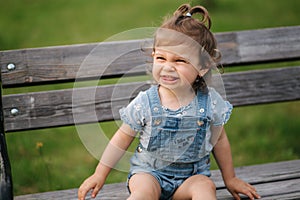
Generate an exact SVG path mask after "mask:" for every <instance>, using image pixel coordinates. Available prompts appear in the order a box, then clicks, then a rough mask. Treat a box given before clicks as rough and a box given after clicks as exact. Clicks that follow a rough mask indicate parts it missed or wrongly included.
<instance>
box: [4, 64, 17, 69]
mask: <svg viewBox="0 0 300 200" xmlns="http://www.w3.org/2000/svg"><path fill="white" fill-rule="evenodd" d="M6 68H7V69H8V70H9V71H12V70H14V69H16V65H15V64H13V63H9V64H8V65H7V66H6Z"/></svg>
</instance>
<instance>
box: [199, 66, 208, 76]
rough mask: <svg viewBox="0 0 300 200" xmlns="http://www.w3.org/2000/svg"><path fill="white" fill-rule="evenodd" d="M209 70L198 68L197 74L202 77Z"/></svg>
mask: <svg viewBox="0 0 300 200" xmlns="http://www.w3.org/2000/svg"><path fill="white" fill-rule="evenodd" d="M208 71H209V69H207V68H206V69H200V71H199V76H200V77H203V76H205V74H206V73H207V72H208Z"/></svg>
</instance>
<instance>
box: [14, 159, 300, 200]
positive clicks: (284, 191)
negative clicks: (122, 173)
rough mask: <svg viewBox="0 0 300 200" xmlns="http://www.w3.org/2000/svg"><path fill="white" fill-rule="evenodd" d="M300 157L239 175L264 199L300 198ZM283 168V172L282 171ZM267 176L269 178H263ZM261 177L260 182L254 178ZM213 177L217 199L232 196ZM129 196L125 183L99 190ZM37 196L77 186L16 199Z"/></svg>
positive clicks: (59, 194) (103, 195) (68, 199)
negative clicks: (253, 186) (252, 185)
mask: <svg viewBox="0 0 300 200" xmlns="http://www.w3.org/2000/svg"><path fill="white" fill-rule="evenodd" d="M299 164H300V160H293V161H284V162H277V163H269V164H260V165H253V166H247V167H238V168H236V172H237V175H238V176H239V177H240V178H242V179H243V180H245V181H247V182H250V183H251V182H252V183H253V182H256V183H254V185H255V187H256V189H257V190H258V192H259V194H260V195H261V196H262V197H263V198H262V199H273V200H274V199H297V197H298V198H299V195H300V189H299V188H300V171H299ZM282 169H284V171H283V170H282ZM265 174H267V175H266V179H265V180H263V179H264V177H265ZM290 174H293V175H290ZM255 177H258V179H259V180H260V181H259V182H258V181H256V180H255V179H254V178H255ZM212 179H213V180H214V182H215V183H216V186H217V197H218V199H233V198H232V197H231V195H230V194H229V193H228V191H227V190H226V189H225V188H224V183H223V181H222V177H221V174H220V172H219V170H213V171H212ZM126 197H128V192H127V189H126V184H125V183H116V184H107V185H105V186H104V187H103V189H102V190H101V191H100V193H99V196H98V197H97V198H96V200H100V199H101V200H104V199H105V200H111V199H118V200H123V199H126ZM29 199H30V200H34V199H39V200H40V199H43V200H45V199H62V200H73V199H74V200H75V199H77V189H70V190H62V191H53V192H45V193H39V194H29V195H21V196H17V197H15V200H29Z"/></svg>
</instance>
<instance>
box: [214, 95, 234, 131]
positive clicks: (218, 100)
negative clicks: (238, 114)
mask: <svg viewBox="0 0 300 200" xmlns="http://www.w3.org/2000/svg"><path fill="white" fill-rule="evenodd" d="M210 97H211V108H212V125H214V126H223V125H224V124H226V123H227V122H228V120H229V118H230V116H231V113H232V109H233V106H232V105H231V104H230V103H229V101H226V100H224V99H223V97H222V96H221V95H220V94H219V93H218V92H217V91H216V90H214V89H210Z"/></svg>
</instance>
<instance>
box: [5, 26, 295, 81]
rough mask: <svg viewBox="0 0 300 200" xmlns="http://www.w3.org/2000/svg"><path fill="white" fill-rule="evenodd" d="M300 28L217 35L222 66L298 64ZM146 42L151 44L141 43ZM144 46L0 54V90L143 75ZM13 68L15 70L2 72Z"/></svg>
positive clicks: (111, 45)
mask: <svg viewBox="0 0 300 200" xmlns="http://www.w3.org/2000/svg"><path fill="white" fill-rule="evenodd" d="M299 35H300V26H294V27H284V28H269V29H261V30H250V31H239V32H227V33H217V34H216V37H217V40H218V42H219V49H220V50H221V52H222V54H223V61H222V64H223V65H236V64H246V63H259V62H267V61H272V60H276V61H277V60H290V59H299V58H300V38H299ZM147 41H151V40H149V39H148V40H147ZM144 44H145V41H141V40H134V41H121V42H109V43H99V44H82V45H70V46H58V47H47V48H35V49H22V50H10V51H2V52H0V65H1V70H2V81H3V86H4V87H12V85H13V84H19V85H22V84H23V85H24V84H37V83H40V82H49V81H72V80H74V79H76V77H80V78H94V79H98V78H99V77H100V76H112V75H113V76H122V75H123V74H132V73H139V74H143V73H146V71H147V67H146V66H147V65H148V64H149V61H150V60H151V58H150V56H149V55H148V54H146V53H145V52H143V51H141V47H143V45H144ZM10 63H13V64H15V66H16V68H15V69H14V70H8V69H7V65H8V64H10Z"/></svg>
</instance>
